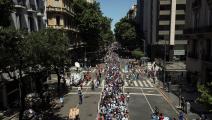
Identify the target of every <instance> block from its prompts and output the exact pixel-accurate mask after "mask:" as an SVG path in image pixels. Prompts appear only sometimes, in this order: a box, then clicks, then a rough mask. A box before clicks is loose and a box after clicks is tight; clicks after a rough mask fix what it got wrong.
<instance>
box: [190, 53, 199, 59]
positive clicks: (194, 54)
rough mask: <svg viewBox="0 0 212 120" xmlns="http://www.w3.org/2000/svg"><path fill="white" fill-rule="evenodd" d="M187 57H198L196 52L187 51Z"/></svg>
mask: <svg viewBox="0 0 212 120" xmlns="http://www.w3.org/2000/svg"><path fill="white" fill-rule="evenodd" d="M188 57H189V58H193V59H198V54H197V52H189V53H188Z"/></svg>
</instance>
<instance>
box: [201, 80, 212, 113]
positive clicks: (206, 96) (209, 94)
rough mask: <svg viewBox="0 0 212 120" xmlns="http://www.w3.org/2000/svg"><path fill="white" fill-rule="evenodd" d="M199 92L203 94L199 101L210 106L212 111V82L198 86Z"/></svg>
mask: <svg viewBox="0 0 212 120" xmlns="http://www.w3.org/2000/svg"><path fill="white" fill-rule="evenodd" d="M198 91H199V92H200V93H201V95H200V97H199V98H198V100H199V101H200V102H202V103H204V104H206V105H207V106H209V108H210V111H212V109H211V107H212V82H210V83H207V84H206V85H198Z"/></svg>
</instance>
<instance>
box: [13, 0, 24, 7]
mask: <svg viewBox="0 0 212 120" xmlns="http://www.w3.org/2000/svg"><path fill="white" fill-rule="evenodd" d="M14 4H15V8H25V4H24V2H23V1H22V0H18V1H16V2H14Z"/></svg>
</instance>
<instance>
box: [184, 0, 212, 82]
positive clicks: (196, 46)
mask: <svg viewBox="0 0 212 120" xmlns="http://www.w3.org/2000/svg"><path fill="white" fill-rule="evenodd" d="M186 7H187V9H186V29H185V30H184V32H185V34H186V37H187V38H188V46H187V50H188V53H187V59H186V64H187V71H188V76H189V78H188V80H190V82H191V83H193V84H194V85H196V84H197V83H206V82H211V81H212V33H211V32H212V29H211V26H212V0H187V4H186Z"/></svg>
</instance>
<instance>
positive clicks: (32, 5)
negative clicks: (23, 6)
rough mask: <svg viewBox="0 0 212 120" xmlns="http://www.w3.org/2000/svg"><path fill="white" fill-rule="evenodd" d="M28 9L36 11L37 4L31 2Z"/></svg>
mask: <svg viewBox="0 0 212 120" xmlns="http://www.w3.org/2000/svg"><path fill="white" fill-rule="evenodd" d="M27 11H28V12H36V6H35V5H34V4H30V5H29V7H28V10H27Z"/></svg>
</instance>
